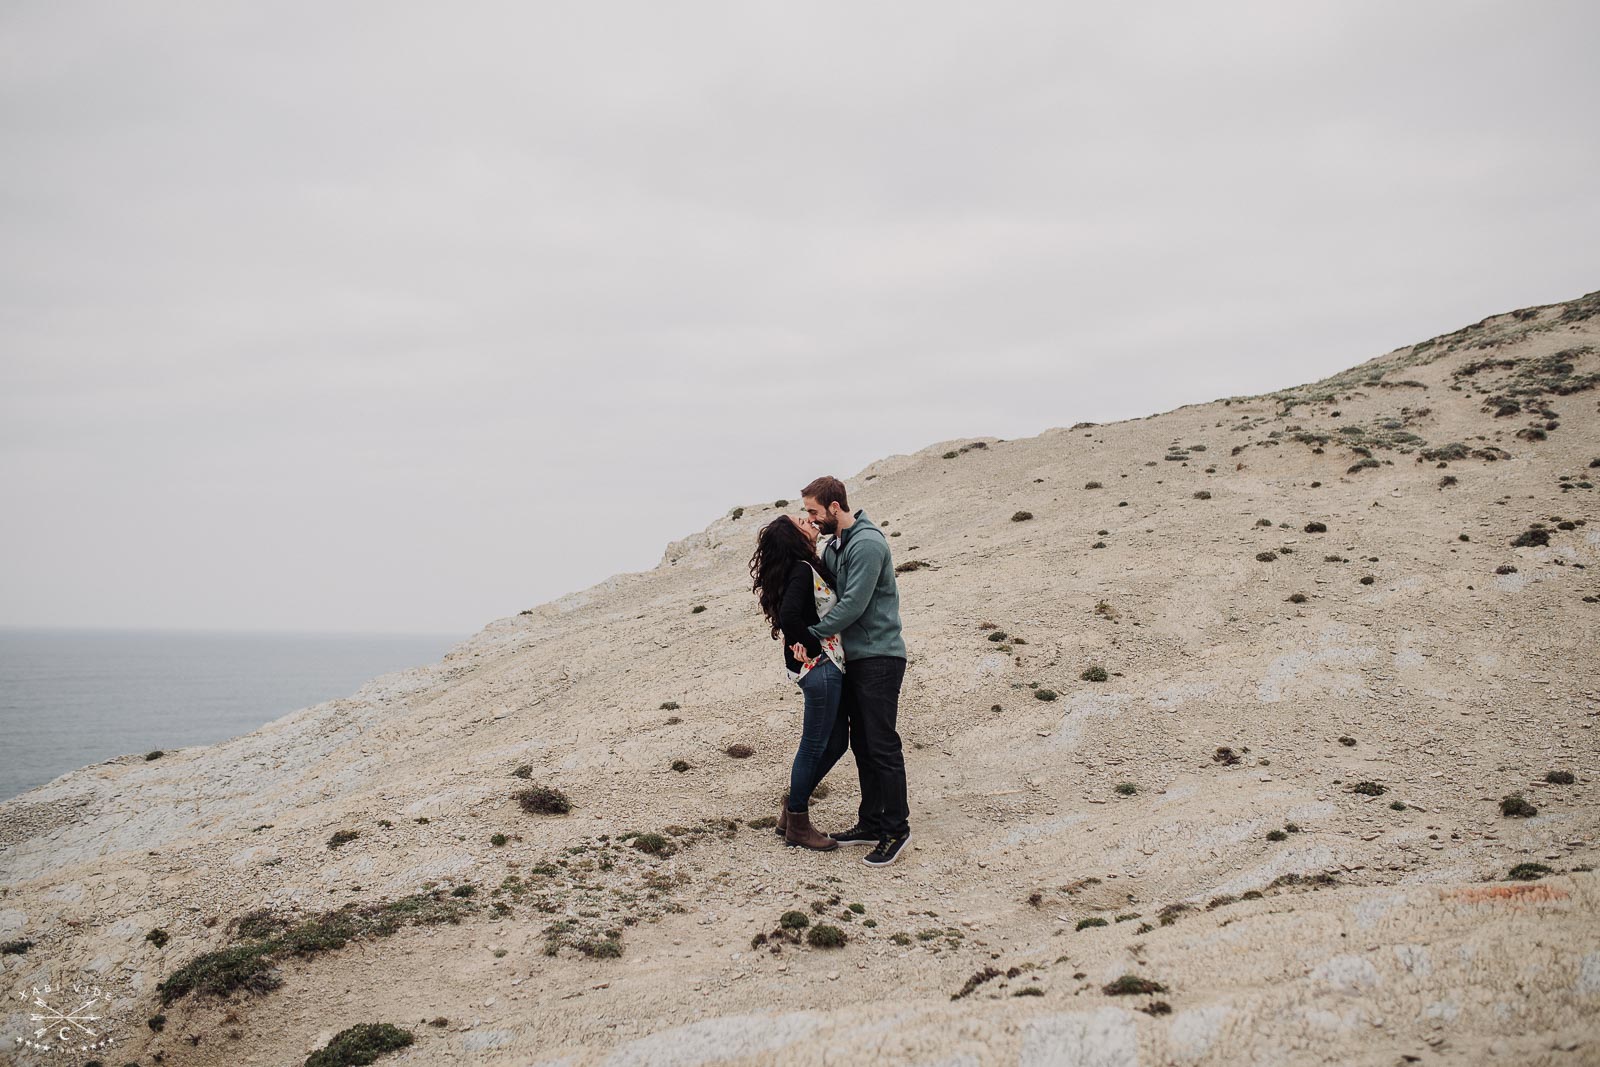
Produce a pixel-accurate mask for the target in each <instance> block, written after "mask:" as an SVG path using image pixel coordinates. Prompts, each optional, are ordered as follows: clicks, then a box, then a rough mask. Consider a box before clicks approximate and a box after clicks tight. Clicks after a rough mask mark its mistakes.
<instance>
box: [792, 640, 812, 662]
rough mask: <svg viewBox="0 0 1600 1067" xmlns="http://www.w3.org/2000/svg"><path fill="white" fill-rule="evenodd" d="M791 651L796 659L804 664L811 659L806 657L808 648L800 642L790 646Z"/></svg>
mask: <svg viewBox="0 0 1600 1067" xmlns="http://www.w3.org/2000/svg"><path fill="white" fill-rule="evenodd" d="M789 651H790V652H792V653H794V658H795V659H797V660H799V661H800V662H801V663H804V662H805V661H806V660H807V659H809V658H810V657H809V656H807V655H806V646H805V645H802V644H801V643H800V642H799V641H796V642H795V643H794V644H792V645H790V646H789Z"/></svg>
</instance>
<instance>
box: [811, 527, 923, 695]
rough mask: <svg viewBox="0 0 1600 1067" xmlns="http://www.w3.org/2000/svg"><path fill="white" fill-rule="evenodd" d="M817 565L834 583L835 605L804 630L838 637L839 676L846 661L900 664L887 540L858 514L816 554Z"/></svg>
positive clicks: (901, 643)
mask: <svg viewBox="0 0 1600 1067" xmlns="http://www.w3.org/2000/svg"><path fill="white" fill-rule="evenodd" d="M822 561H823V562H824V563H826V564H827V565H828V566H829V567H831V568H833V573H834V574H835V575H837V576H838V578H839V588H838V589H837V590H835V592H837V593H838V594H839V602H838V603H836V604H835V605H834V606H833V610H832V611H829V612H828V614H826V615H824V616H823V617H822V618H820V619H818V620H817V622H816V623H815V624H814V625H813V626H811V627H810V630H811V632H812V633H813V634H816V635H817V637H819V638H822V637H826V636H828V635H829V634H838V635H839V639H840V641H842V642H843V644H844V663H845V670H846V671H847V672H848V671H849V670H850V661H851V660H853V659H866V658H867V657H868V656H898V657H899V658H900V659H905V658H906V643H905V639H904V638H903V637H901V636H900V587H899V586H897V585H896V584H895V580H894V561H893V560H892V559H890V558H889V539H888V538H887V537H885V536H884V534H883V531H882V530H880V529H878V528H877V527H876V526H874V525H873V523H872V520H871V519H869V518H867V513H866V512H864V511H857V512H856V521H855V522H854V523H853V524H852V525H851V526H850V528H849V529H848V530H841V531H840V532H839V535H838V536H837V537H835V538H834V539H833V540H832V541H831V542H829V544H828V545H827V547H826V548H824V549H823V552H822Z"/></svg>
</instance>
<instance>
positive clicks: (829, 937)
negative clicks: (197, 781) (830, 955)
mask: <svg viewBox="0 0 1600 1067" xmlns="http://www.w3.org/2000/svg"><path fill="white" fill-rule="evenodd" d="M845 940H846V938H845V936H844V931H843V930H841V929H839V928H838V927H837V926H830V925H828V924H827V923H818V924H817V925H816V926H813V927H812V928H811V929H810V930H809V931H807V932H806V944H808V945H810V946H811V947H812V948H841V947H843V945H844V943H845Z"/></svg>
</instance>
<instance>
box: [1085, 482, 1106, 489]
mask: <svg viewBox="0 0 1600 1067" xmlns="http://www.w3.org/2000/svg"><path fill="white" fill-rule="evenodd" d="M1083 487H1084V488H1085V489H1104V488H1105V486H1103V485H1101V484H1100V483H1099V482H1084V483H1083Z"/></svg>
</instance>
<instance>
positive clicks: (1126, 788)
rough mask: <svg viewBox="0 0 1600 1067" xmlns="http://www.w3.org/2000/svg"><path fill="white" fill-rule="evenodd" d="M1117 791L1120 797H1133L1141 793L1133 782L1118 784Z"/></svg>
mask: <svg viewBox="0 0 1600 1067" xmlns="http://www.w3.org/2000/svg"><path fill="white" fill-rule="evenodd" d="M1116 791H1117V795H1118V796H1124V797H1131V796H1133V795H1134V794H1135V793H1137V792H1138V791H1139V787H1138V786H1136V785H1134V784H1133V783H1132V782H1118V783H1117V789H1116Z"/></svg>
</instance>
